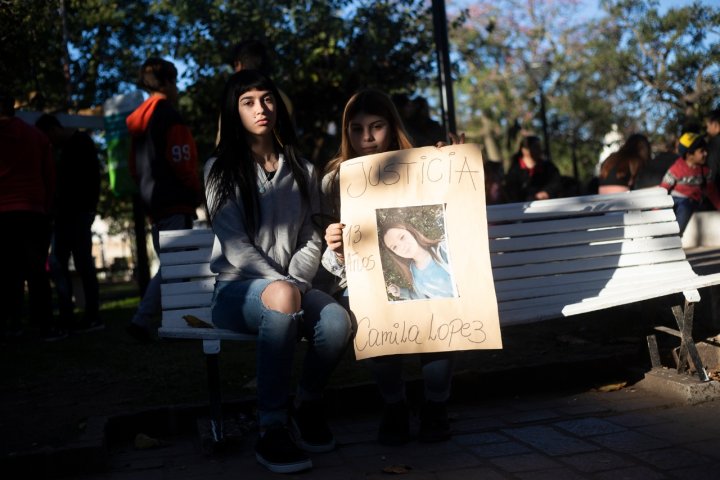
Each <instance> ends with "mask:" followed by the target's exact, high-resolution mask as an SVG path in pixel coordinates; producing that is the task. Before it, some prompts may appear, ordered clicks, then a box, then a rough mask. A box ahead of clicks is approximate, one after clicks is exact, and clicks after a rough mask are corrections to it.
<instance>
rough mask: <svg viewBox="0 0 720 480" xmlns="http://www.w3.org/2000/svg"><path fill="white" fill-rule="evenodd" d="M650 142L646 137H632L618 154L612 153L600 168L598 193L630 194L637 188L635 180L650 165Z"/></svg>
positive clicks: (640, 135)
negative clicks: (629, 192)
mask: <svg viewBox="0 0 720 480" xmlns="http://www.w3.org/2000/svg"><path fill="white" fill-rule="evenodd" d="M650 155H651V147H650V141H649V140H648V139H647V137H646V136H645V135H642V134H639V133H635V134H633V135H630V136H629V137H628V139H627V140H626V141H625V143H623V144H622V146H621V147H620V149H619V150H618V151H617V152H614V153H611V154H610V156H609V157H608V158H606V159H605V161H604V162H603V164H602V166H601V167H600V176H599V178H598V193H599V194H601V195H602V194H607V193H618V192H628V191H630V190H632V189H633V188H634V186H635V178H636V177H637V175H638V173H639V172H640V171H641V170H642V169H643V167H644V166H645V165H646V164H647V163H649V161H650Z"/></svg>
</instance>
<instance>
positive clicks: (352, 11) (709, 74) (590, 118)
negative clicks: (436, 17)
mask: <svg viewBox="0 0 720 480" xmlns="http://www.w3.org/2000/svg"><path fill="white" fill-rule="evenodd" d="M601 5H602V8H603V9H604V11H605V12H606V14H605V15H604V16H601V17H600V18H595V19H592V20H583V19H582V18H581V17H580V16H579V15H578V13H579V10H578V8H577V2H573V1H564V2H555V1H550V0H541V1H536V2H523V1H520V0H497V1H493V2H489V1H481V2H474V3H473V4H472V6H470V7H469V8H468V9H467V10H463V11H461V12H459V13H458V14H456V15H455V16H451V17H450V35H451V44H452V45H454V47H453V50H454V52H453V55H452V58H453V61H454V63H455V65H454V67H455V75H454V76H455V97H456V111H457V113H458V124H459V125H460V126H461V127H460V130H463V131H465V132H466V133H467V134H468V139H469V141H474V142H478V143H481V144H483V145H484V146H485V152H484V153H485V157H486V158H489V159H491V160H503V161H507V159H508V158H509V157H510V155H511V154H512V153H513V152H514V151H515V149H516V145H517V140H518V138H519V135H522V134H527V133H535V134H537V133H539V132H540V131H541V129H540V122H541V118H540V115H539V98H540V95H539V93H540V92H539V87H542V89H543V93H544V95H545V98H546V104H547V109H546V110H547V119H548V123H549V126H550V139H551V153H552V159H553V161H554V162H555V163H556V164H557V165H558V166H559V167H560V169H561V171H562V172H563V173H564V174H565V175H572V174H573V168H574V167H575V166H577V168H578V169H579V176H580V180H581V181H583V180H584V179H586V178H587V177H588V176H589V175H590V174H591V172H592V167H593V166H594V164H595V161H596V160H597V153H598V152H599V150H600V147H601V138H602V136H603V135H604V133H605V132H607V131H608V130H609V128H610V125H611V124H613V123H617V124H619V125H621V129H622V130H623V131H625V132H626V133H630V132H632V131H642V132H644V133H647V134H649V135H650V136H653V134H655V133H657V134H662V133H664V131H665V130H673V131H676V130H677V129H678V128H679V125H681V124H684V123H688V122H690V121H698V120H699V119H700V118H702V116H703V115H704V114H705V113H707V111H708V110H709V109H711V108H714V107H717V100H716V99H717V98H718V94H719V93H720V40H719V38H720V35H718V33H719V32H718V25H720V8H718V7H717V6H713V5H711V4H708V3H701V2H695V3H693V4H692V5H687V6H684V7H674V8H670V9H669V10H667V11H666V12H665V13H660V10H659V6H658V5H659V3H658V2H657V1H655V0H605V1H602V2H601ZM0 6H2V8H0V24H1V25H2V26H3V28H2V29H0V54H2V59H3V61H2V62H1V63H0V78H2V83H3V87H4V88H6V89H9V90H10V91H11V92H12V93H14V94H15V95H16V97H17V98H19V99H21V100H22V103H24V104H25V106H26V107H27V108H30V109H44V110H49V111H69V112H73V111H79V110H83V109H88V108H92V107H98V106H99V105H101V104H102V102H103V101H104V100H105V99H107V98H109V97H110V96H112V95H115V94H117V93H124V92H127V91H129V90H133V89H134V88H135V87H134V82H135V78H136V75H137V69H138V66H139V65H140V64H141V63H142V61H143V60H144V59H145V58H147V57H148V56H150V55H159V56H163V57H166V58H172V59H175V60H176V61H177V62H178V65H179V66H180V67H181V69H180V70H181V71H182V72H183V76H182V77H181V79H180V82H181V85H182V86H183V87H184V92H183V94H182V96H181V103H180V109H181V111H182V112H183V114H184V115H185V117H186V118H187V120H188V122H189V123H190V125H191V127H192V131H193V134H194V136H195V137H196V140H197V142H198V146H199V151H200V155H201V158H203V159H204V158H207V157H209V156H210V154H211V152H212V149H213V148H214V144H215V136H216V131H217V117H218V103H219V98H218V97H219V96H220V93H221V91H222V88H223V85H224V82H225V80H226V78H227V76H228V75H229V74H230V71H231V68H230V66H229V62H230V59H229V55H230V52H231V49H232V47H233V45H234V44H235V43H237V42H239V41H241V40H244V39H248V38H255V39H259V40H261V41H263V42H264V43H265V44H266V45H268V46H269V47H270V49H271V50H272V51H271V54H272V55H271V57H272V60H273V77H274V79H275V80H276V82H277V83H278V85H279V86H280V88H281V89H282V90H283V91H284V92H285V93H287V94H288V96H289V97H290V98H291V99H292V102H293V104H294V109H295V115H294V116H295V121H296V124H297V126H298V130H299V134H300V138H301V142H302V148H303V151H304V153H305V155H306V156H307V157H309V158H311V159H312V160H313V161H314V162H316V163H317V164H324V162H325V161H327V159H328V158H330V157H331V156H332V155H333V154H334V153H335V151H336V149H337V145H338V143H339V138H338V135H337V132H333V131H332V129H331V128H330V127H331V126H332V125H333V124H334V125H335V126H337V125H338V124H339V122H340V117H341V113H342V109H343V107H344V105H345V102H346V101H347V99H348V98H349V97H350V96H351V95H352V93H354V91H356V90H357V89H359V88H362V87H366V86H373V87H378V88H381V89H383V90H385V91H387V92H388V93H391V94H392V93H412V92H416V91H422V89H427V88H428V87H429V86H431V85H433V84H434V80H435V78H436V69H435V59H434V42H433V32H432V15H431V13H430V10H429V2H426V1H424V0H276V1H270V0H134V1H132V2H117V1H115V0H54V1H52V2H47V1H41V0H0ZM544 66H549V69H547V70H545V71H543V67H544ZM538 67H540V68H538ZM33 92H34V93H33ZM38 93H40V95H37V94H38ZM31 98H33V100H32V101H31Z"/></svg>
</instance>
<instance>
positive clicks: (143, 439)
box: [135, 433, 166, 450]
mask: <svg viewBox="0 0 720 480" xmlns="http://www.w3.org/2000/svg"><path fill="white" fill-rule="evenodd" d="M164 446H166V444H165V443H164V442H163V441H161V440H158V439H157V438H152V437H150V436H148V435H145V434H144V433H138V434H137V435H135V448H136V449H138V450H147V449H150V448H160V447H164Z"/></svg>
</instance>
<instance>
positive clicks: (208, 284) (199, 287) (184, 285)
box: [160, 278, 215, 295]
mask: <svg viewBox="0 0 720 480" xmlns="http://www.w3.org/2000/svg"><path fill="white" fill-rule="evenodd" d="M160 289H161V292H162V295H182V294H185V293H206V292H209V293H212V292H213V290H214V289H215V278H206V279H204V280H192V281H187V282H177V283H163V284H162V285H161V287H160Z"/></svg>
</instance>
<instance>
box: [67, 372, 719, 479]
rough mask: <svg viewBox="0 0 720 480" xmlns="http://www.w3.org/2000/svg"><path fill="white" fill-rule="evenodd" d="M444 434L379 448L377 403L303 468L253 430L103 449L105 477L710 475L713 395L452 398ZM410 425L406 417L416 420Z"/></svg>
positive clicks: (631, 392) (342, 425)
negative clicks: (440, 438)
mask: <svg viewBox="0 0 720 480" xmlns="http://www.w3.org/2000/svg"><path fill="white" fill-rule="evenodd" d="M450 411H451V417H452V430H453V433H454V434H453V437H452V439H451V440H450V441H448V442H444V443H438V444H421V443H418V442H411V443H409V444H407V445H405V446H402V447H385V446H381V445H379V444H377V443H376V442H375V441H374V438H375V434H376V428H377V422H378V418H379V413H377V412H367V411H364V412H361V413H358V414H355V415H344V414H343V415H338V414H335V415H333V417H332V418H331V421H332V424H333V426H334V429H335V431H336V435H337V440H338V448H337V449H336V451H334V452H331V453H328V454H316V455H313V457H312V458H313V462H314V469H313V470H312V471H310V472H305V473H300V474H294V475H279V474H273V473H270V472H268V471H266V470H265V469H264V468H263V467H261V466H260V465H258V464H257V463H256V462H255V459H254V456H253V453H252V438H251V437H252V435H249V436H247V437H245V438H244V439H243V440H241V441H239V442H237V443H235V444H233V445H232V446H231V447H230V448H229V449H228V451H226V452H223V453H215V454H211V455H210V454H205V453H203V451H202V449H201V447H200V442H199V438H198V436H197V435H192V434H189V433H188V434H184V435H179V436H175V437H169V438H164V439H163V440H165V441H167V442H168V443H169V445H168V446H166V447H164V448H159V449H150V450H135V449H134V448H133V446H132V445H131V444H130V443H129V442H128V443H127V444H120V445H115V446H112V447H111V448H110V451H109V455H110V456H109V470H108V471H107V472H105V473H102V474H95V475H87V476H81V477H76V478H79V479H83V480H86V479H88V480H89V479H105V480H131V479H132V480H156V479H158V480H159V479H174V480H200V479H218V480H219V479H233V480H236V479H259V480H262V479H269V478H283V477H284V478H306V479H318V480H326V479H327V480H330V479H342V480H354V479H364V480H374V479H387V478H392V476H393V475H392V473H390V472H391V471H394V472H395V473H396V474H397V475H396V476H398V478H402V479H405V480H426V479H427V480H430V479H433V480H455V479H458V480H460V479H462V480H465V479H476V478H477V479H487V480H493V479H553V480H558V479H560V480H562V479H611V480H621V479H662V478H668V479H673V478H680V479H682V478H687V479H693V480H695V479H706V478H707V479H710V478H717V477H718V474H717V471H718V469H719V468H720V399H718V400H715V401H709V402H704V403H700V404H696V405H688V404H686V403H684V402H681V401H679V400H678V399H676V398H673V397H667V396H662V395H660V394H658V392H657V391H652V390H648V389H647V388H646V387H644V384H643V382H642V381H640V382H638V383H637V384H635V385H634V386H630V387H626V388H623V389H621V390H618V391H613V392H607V393H602V392H599V391H584V392H579V393H575V394H558V393H547V394H535V395H524V394H523V395H516V396H513V397H509V398H502V397H498V398H489V399H488V398H485V399H482V400H478V401H472V400H469V399H468V398H467V396H466V397H464V399H463V401H462V403H460V402H457V403H453V404H452V405H451V409H450ZM415 426H416V427H417V425H415Z"/></svg>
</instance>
